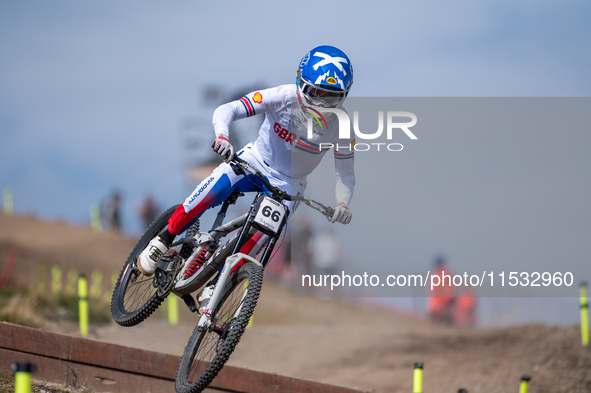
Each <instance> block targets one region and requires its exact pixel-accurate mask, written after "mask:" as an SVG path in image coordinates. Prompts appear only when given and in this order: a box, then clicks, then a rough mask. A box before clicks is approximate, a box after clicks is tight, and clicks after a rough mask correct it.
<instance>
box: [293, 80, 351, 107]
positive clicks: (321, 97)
mask: <svg viewBox="0 0 591 393" xmlns="http://www.w3.org/2000/svg"><path fill="white" fill-rule="evenodd" d="M298 83H299V88H300V91H301V92H302V94H303V95H304V98H305V99H306V101H308V103H309V104H311V105H314V106H318V107H322V108H338V107H340V106H341V105H342V104H343V102H344V101H345V98H346V97H347V94H348V93H349V91H336V90H330V89H323V88H321V87H318V86H314V85H313V84H311V83H310V82H307V81H305V80H304V79H302V78H301V77H299V76H298Z"/></svg>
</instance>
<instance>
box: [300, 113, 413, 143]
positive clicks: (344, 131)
mask: <svg viewBox="0 0 591 393" xmlns="http://www.w3.org/2000/svg"><path fill="white" fill-rule="evenodd" d="M320 112H322V113H327V114H328V113H330V114H334V115H336V116H337V118H338V124H339V139H341V140H344V141H350V140H351V139H355V142H354V143H351V144H349V143H346V144H342V145H341V144H339V143H337V144H336V145H334V144H332V143H320V144H319V149H320V150H324V149H329V148H334V149H335V150H336V151H339V152H343V150H346V151H351V150H354V151H369V150H376V151H381V150H384V151H392V152H396V151H402V150H403V149H404V146H403V144H402V143H399V142H392V139H393V138H394V137H396V138H398V137H399V136H401V135H402V133H404V134H405V135H406V136H407V137H408V138H410V139H411V140H416V139H418V138H417V136H416V135H415V134H414V133H413V132H412V131H411V130H410V128H411V127H413V126H414V125H415V124H417V116H416V115H415V114H414V113H412V112H400V111H386V112H384V111H378V112H377V117H378V129H377V131H375V132H371V133H367V132H362V131H361V130H360V126H359V120H360V115H359V111H353V132H354V134H355V137H354V138H353V137H352V136H351V119H350V118H349V114H348V113H347V112H345V111H344V110H342V109H334V108H321V109H320ZM365 113H367V115H370V114H369V113H368V111H364V115H365ZM384 113H385V116H384ZM373 116H374V118H375V116H376V115H375V112H374V115H373ZM384 118H385V123H386V127H385V128H386V139H387V142H377V141H376V140H377V139H378V138H380V137H381V136H382V134H383V133H384ZM307 131H308V134H307V137H308V139H312V138H313V120H312V119H310V118H308V125H307ZM400 131H402V133H400Z"/></svg>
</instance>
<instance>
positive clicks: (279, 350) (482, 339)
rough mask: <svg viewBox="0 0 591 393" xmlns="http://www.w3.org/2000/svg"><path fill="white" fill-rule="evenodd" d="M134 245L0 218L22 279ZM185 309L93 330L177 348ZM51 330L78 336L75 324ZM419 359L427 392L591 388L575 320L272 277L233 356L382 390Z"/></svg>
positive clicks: (110, 256)
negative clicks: (476, 317)
mask: <svg viewBox="0 0 591 393" xmlns="http://www.w3.org/2000/svg"><path fill="white" fill-rule="evenodd" d="M134 244H135V240H133V239H127V238H123V237H121V236H120V235H117V234H114V233H94V232H92V231H91V230H90V228H85V227H76V226H72V225H69V224H65V223H49V222H44V221H41V220H38V219H35V218H32V217H6V216H3V215H0V263H4V261H5V260H6V257H7V254H8V252H9V250H10V249H12V248H17V249H18V251H19V255H20V256H19V262H18V266H17V269H16V270H15V274H16V275H17V276H18V277H19V278H27V277H28V276H30V272H31V271H32V270H31V269H34V268H35V267H36V266H37V265H38V264H39V263H45V264H47V265H51V264H53V263H59V264H60V265H61V266H62V267H64V268H76V269H77V270H78V271H80V272H87V273H89V272H90V271H91V270H92V269H93V268H101V269H103V270H106V271H118V270H119V269H120V268H121V266H122V263H123V261H125V259H126V258H127V256H128V255H129V252H130V250H131V249H132V247H133V245H134ZM181 303H182V302H181ZM181 311H182V313H181V319H180V320H181V321H180V323H179V324H178V325H177V326H171V325H169V324H168V323H167V322H166V319H165V318H164V317H163V316H164V313H163V312H157V313H156V314H155V315H154V316H152V317H151V318H150V319H149V320H148V321H146V322H144V323H142V324H140V325H139V326H137V327H133V328H122V327H120V326H117V325H116V324H111V325H109V326H106V327H100V328H93V329H92V330H91V337H92V338H94V339H98V340H103V341H107V342H112V343H117V344H122V345H128V346H133V347H137V348H143V349H150V350H154V351H160V352H166V353H171V354H176V355H180V354H181V353H182V350H183V348H184V346H185V344H186V342H187V340H188V338H189V336H190V334H191V331H192V330H193V328H194V326H195V324H196V321H197V318H196V317H195V315H194V314H191V313H190V312H188V310H185V307H184V306H183V305H182V304H181ZM49 328H50V329H51V330H54V331H58V332H60V333H66V334H78V332H77V327H76V325H75V324H73V323H65V322H64V323H62V324H59V325H52V326H51V327H49ZM417 361H422V362H424V363H425V371H424V375H425V377H424V391H428V392H455V391H457V389H458V388H461V387H464V388H466V389H468V391H470V392H471V393H473V392H506V391H517V390H518V386H519V381H520V378H521V376H522V375H523V374H529V375H531V377H532V380H531V384H530V391H531V392H590V391H591V373H589V369H590V368H591V349H590V348H588V347H587V348H584V347H582V346H581V344H580V330H579V328H578V327H571V328H558V327H549V326H543V325H529V326H520V327H514V328H508V329H487V330H477V329H473V330H460V329H451V328H440V327H436V326H432V325H430V324H428V323H427V322H425V321H424V320H422V319H421V318H418V317H413V316H409V315H405V314H401V313H396V312H394V311H389V310H383V309H378V308H375V307H373V306H371V305H370V304H369V303H367V304H363V303H358V302H353V301H351V302H341V303H338V302H333V301H328V300H324V299H315V298H295V297H291V294H290V292H289V291H288V290H286V289H285V288H282V287H280V286H279V285H277V284H275V283H274V282H273V281H272V280H270V279H268V278H267V277H266V278H265V283H264V285H263V292H262V296H261V299H260V301H259V305H258V306H257V308H256V310H255V314H254V324H253V327H252V328H250V329H248V330H247V333H246V334H245V335H244V337H243V339H242V341H241V342H240V344H239V345H238V347H237V349H236V352H235V353H234V354H233V355H232V357H231V359H230V363H231V364H233V365H236V366H242V367H249V368H253V369H257V370H261V371H267V372H276V373H279V374H284V375H288V376H294V377H300V378H305V379H309V380H314V381H319V382H324V383H330V384H335V385H343V386H347V387H358V388H362V389H367V390H371V389H373V390H375V391H377V392H409V391H412V390H411V389H412V366H413V363H414V362H417Z"/></svg>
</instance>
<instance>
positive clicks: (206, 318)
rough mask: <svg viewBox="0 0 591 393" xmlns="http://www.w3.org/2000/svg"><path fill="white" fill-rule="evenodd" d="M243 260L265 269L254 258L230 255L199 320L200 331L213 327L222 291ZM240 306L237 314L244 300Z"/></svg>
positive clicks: (238, 254)
mask: <svg viewBox="0 0 591 393" xmlns="http://www.w3.org/2000/svg"><path fill="white" fill-rule="evenodd" d="M242 260H246V261H248V262H252V263H254V264H255V265H258V266H260V267H261V268H262V267H263V265H262V264H261V263H260V262H259V261H257V260H256V259H254V258H253V257H251V256H249V255H246V254H243V253H241V252H239V253H236V254H234V255H230V256H229V257H228V259H226V263H225V265H224V268H223V269H222V274H221V275H220V279H219V280H218V282H217V284H216V286H215V288H214V290H213V294H212V295H211V299H209V303H208V305H207V309H206V310H205V311H204V312H203V315H201V318H199V323H198V324H197V327H198V328H199V331H203V329H209V327H210V326H211V319H212V317H213V311H212V310H215V309H216V307H217V305H218V302H219V300H220V299H221V296H222V290H223V288H224V287H225V286H226V283H227V282H228V279H229V278H230V274H231V273H232V270H233V269H234V267H236V265H237V264H238V263H239V262H240V261H242ZM245 295H246V294H245ZM240 304H241V305H240V307H239V308H238V311H237V312H239V311H240V308H241V307H242V300H241V303H240Z"/></svg>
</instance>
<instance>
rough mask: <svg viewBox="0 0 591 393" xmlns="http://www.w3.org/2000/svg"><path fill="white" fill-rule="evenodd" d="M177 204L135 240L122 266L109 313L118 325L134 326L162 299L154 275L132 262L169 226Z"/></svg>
mask: <svg viewBox="0 0 591 393" xmlns="http://www.w3.org/2000/svg"><path fill="white" fill-rule="evenodd" d="M177 207H178V205H176V206H173V207H171V208H169V209H168V210H166V211H165V212H164V213H162V214H161V215H160V217H158V218H157V219H156V220H155V221H154V222H153V223H152V224H151V225H150V227H148V229H147V230H146V232H145V233H144V234H143V236H142V237H141V238H140V240H139V241H138V242H137V244H136V246H135V247H134V249H133V250H132V251H131V254H129V257H128V258H127V261H126V262H125V264H124V265H123V269H121V273H120V274H119V278H118V279H117V283H116V284H115V289H114V290H113V296H112V298H111V315H112V317H113V320H114V321H115V322H117V323H118V324H119V325H121V326H135V325H137V324H139V323H140V322H142V321H144V320H145V319H146V318H148V317H149V316H150V315H151V314H152V313H153V312H154V311H155V310H156V309H157V308H158V307H159V306H160V304H161V303H162V302H163V301H164V299H163V298H161V297H159V296H157V290H158V282H157V280H156V275H155V274H153V275H152V276H150V277H145V276H143V275H142V274H141V273H140V272H139V270H137V268H136V267H134V266H135V261H136V260H137V257H138V256H139V255H140V253H141V252H142V251H143V250H144V248H146V246H147V245H148V243H149V242H150V240H152V239H153V238H154V237H156V236H157V235H158V234H159V233H160V232H161V231H162V230H163V229H164V228H166V226H167V225H168V219H169V218H170V216H172V213H174V211H175V210H176V208H177Z"/></svg>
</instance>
